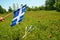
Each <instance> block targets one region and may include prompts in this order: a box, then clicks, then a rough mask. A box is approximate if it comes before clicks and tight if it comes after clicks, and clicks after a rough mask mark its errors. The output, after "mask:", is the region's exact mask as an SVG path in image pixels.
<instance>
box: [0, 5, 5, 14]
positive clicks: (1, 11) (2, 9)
mask: <svg viewBox="0 0 60 40" xmlns="http://www.w3.org/2000/svg"><path fill="white" fill-rule="evenodd" d="M0 13H1V14H2V13H6V10H5V9H4V8H2V6H1V5H0Z"/></svg>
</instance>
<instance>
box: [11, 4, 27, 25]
mask: <svg viewBox="0 0 60 40" xmlns="http://www.w3.org/2000/svg"><path fill="white" fill-rule="evenodd" d="M25 10H26V5H24V6H22V7H21V8H19V9H17V10H16V11H14V17H13V20H12V24H11V25H10V26H14V25H16V24H18V23H19V22H21V21H22V19H23V16H24V13H25Z"/></svg>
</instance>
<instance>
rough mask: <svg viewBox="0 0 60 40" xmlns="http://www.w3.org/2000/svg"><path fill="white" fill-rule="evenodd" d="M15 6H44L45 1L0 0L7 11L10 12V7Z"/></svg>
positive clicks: (0, 3)
mask: <svg viewBox="0 0 60 40" xmlns="http://www.w3.org/2000/svg"><path fill="white" fill-rule="evenodd" d="M13 4H15V5H17V4H19V6H20V5H21V4H23V5H25V4H27V6H29V7H32V6H33V7H34V6H44V5H45V0H0V5H1V6H2V7H3V8H4V9H6V10H8V8H9V6H11V7H12V8H13Z"/></svg>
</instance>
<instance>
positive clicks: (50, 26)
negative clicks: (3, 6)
mask: <svg viewBox="0 0 60 40" xmlns="http://www.w3.org/2000/svg"><path fill="white" fill-rule="evenodd" d="M6 15H7V14H0V16H3V17H4V16H6ZM12 19H13V13H12V14H11V15H10V16H8V17H7V18H6V19H5V20H4V21H3V22H0V40H60V12H57V11H44V10H41V11H27V12H25V15H24V18H23V20H22V22H20V24H17V25H15V26H14V27H11V26H10V24H11V21H12ZM31 25H32V27H33V28H34V30H32V31H31V32H30V33H29V34H28V35H27V36H26V37H25V38H22V37H23V35H24V34H25V28H26V26H27V27H28V28H29V26H31Z"/></svg>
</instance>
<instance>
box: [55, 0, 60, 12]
mask: <svg viewBox="0 0 60 40" xmlns="http://www.w3.org/2000/svg"><path fill="white" fill-rule="evenodd" d="M56 10H57V11H60V0H56Z"/></svg>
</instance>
